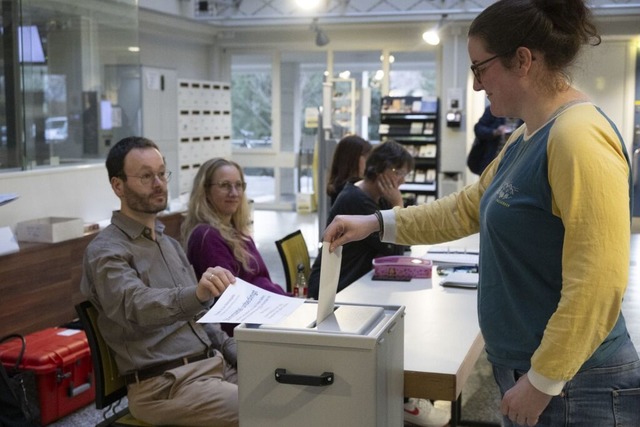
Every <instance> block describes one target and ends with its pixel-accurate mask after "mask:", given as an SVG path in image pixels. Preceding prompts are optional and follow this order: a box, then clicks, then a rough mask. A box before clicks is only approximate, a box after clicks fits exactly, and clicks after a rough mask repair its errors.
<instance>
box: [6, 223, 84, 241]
mask: <svg viewBox="0 0 640 427" xmlns="http://www.w3.org/2000/svg"><path fill="white" fill-rule="evenodd" d="M83 234H84V222H83V221H82V219H80V218H60V217H47V218H38V219H32V220H29V221H22V222H19V223H18V224H17V225H16V237H17V238H18V241H19V242H44V243H57V242H62V241H64V240H70V239H76V238H78V237H82V235H83Z"/></svg>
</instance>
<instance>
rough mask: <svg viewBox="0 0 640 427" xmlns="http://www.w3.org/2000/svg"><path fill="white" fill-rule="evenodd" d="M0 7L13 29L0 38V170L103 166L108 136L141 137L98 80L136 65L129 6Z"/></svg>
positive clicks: (30, 1)
mask: <svg viewBox="0 0 640 427" xmlns="http://www.w3.org/2000/svg"><path fill="white" fill-rule="evenodd" d="M105 3H108V5H106V4H105ZM1 7H2V10H1V14H2V19H3V22H5V23H7V22H12V21H13V22H18V23H19V25H17V26H13V25H10V26H7V27H5V28H3V29H2V30H3V31H2V34H1V35H0V38H1V39H2V43H0V59H1V60H2V61H3V62H4V64H5V66H4V67H3V68H2V69H1V70H0V129H1V132H0V135H1V139H0V172H2V171H14V170H21V169H33V168H39V167H52V166H58V165H68V164H81V163H88V162H102V161H103V159H104V156H105V154H106V151H107V150H108V148H109V143H110V142H111V141H112V140H113V137H114V134H115V132H117V131H118V130H119V129H121V128H122V127H123V126H130V127H128V128H127V129H126V133H127V134H132V133H138V134H139V133H140V126H139V123H137V122H129V123H127V121H126V119H127V118H126V117H124V116H123V115H122V114H121V113H122V108H121V104H125V103H124V102H122V100H121V99H120V94H119V93H118V91H115V92H109V91H108V90H107V86H108V85H107V84H106V83H105V80H104V79H105V78H106V77H105V75H106V74H107V72H106V69H107V68H108V67H114V66H118V65H119V64H127V65H128V66H131V64H139V54H138V53H137V51H135V48H137V46H138V36H137V1H136V0H83V1H81V2H76V1H67V2H65V1H59V2H51V1H47V0H21V1H13V2H6V1H5V2H2V6H1ZM12 27H15V33H12V32H11V28H12ZM136 84H137V85H138V87H139V85H140V79H139V78H138V79H137V80H136ZM120 93H124V92H120ZM129 98H130V97H129ZM134 101H137V104H138V105H139V97H138V99H137V100H134ZM107 112H108V113H110V115H107ZM107 119H108V123H107V126H105V123H106V120H107ZM101 121H102V126H101Z"/></svg>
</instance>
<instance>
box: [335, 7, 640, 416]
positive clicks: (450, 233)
mask: <svg viewBox="0 0 640 427" xmlns="http://www.w3.org/2000/svg"><path fill="white" fill-rule="evenodd" d="M468 37H469V38H468V51H469V56H470V58H471V63H472V65H471V71H472V72H473V76H474V79H475V80H474V84H473V88H474V89H475V90H477V91H480V90H484V91H485V92H486V94H487V96H488V97H489V100H490V101H491V112H492V113H493V114H494V115H495V116H499V117H517V118H520V119H522V120H523V121H524V124H523V125H522V126H521V127H520V128H518V129H517V130H516V131H515V132H514V133H513V134H512V135H511V137H510V138H509V140H508V141H507V143H506V146H505V148H504V149H503V150H502V151H501V152H500V154H499V155H498V157H497V158H496V159H495V160H494V161H493V162H492V163H491V164H490V165H489V166H488V168H487V169H486V170H485V172H484V173H483V174H482V176H481V177H480V181H479V182H477V183H475V184H472V185H469V186H467V187H466V188H464V189H463V190H462V191H460V192H458V193H456V194H452V195H450V196H448V197H446V198H442V199H440V200H438V201H437V202H435V203H431V204H429V205H423V206H417V207H413V208H408V209H399V208H395V209H393V210H389V211H384V212H377V213H376V214H374V215H367V216H352V217H346V216H341V217H337V218H336V219H335V220H334V222H333V223H332V224H331V225H329V227H328V228H327V230H326V231H325V235H324V239H325V240H327V241H330V242H332V243H331V247H332V248H333V249H335V247H336V246H337V245H341V244H345V243H347V242H351V241H353V240H358V239H362V238H364V237H366V236H369V235H370V234H371V233H375V232H377V231H378V232H380V236H381V240H382V241H386V242H394V243H402V244H411V245H413V244H432V243H438V242H443V241H449V240H454V239H458V238H461V237H464V236H467V235H469V234H472V233H476V232H478V231H479V232H480V265H479V267H480V281H479V286H478V315H479V320H480V328H481V331H482V335H483V337H484V341H485V348H486V350H487V356H488V359H489V361H490V362H491V363H492V365H493V371H494V377H495V379H496V381H497V383H498V386H499V387H500V391H501V393H502V396H503V397H502V403H501V406H500V409H501V412H502V414H503V416H504V417H503V425H504V426H512V425H528V426H534V425H541V426H565V427H568V426H575V427H578V426H580V427H581V426H621V425H635V426H637V425H639V424H638V422H639V420H640V361H639V360H638V352H637V350H636V349H635V347H634V345H633V343H632V342H631V340H630V338H629V333H628V331H627V328H626V325H625V321H624V317H623V316H622V312H621V305H622V299H623V296H624V293H625V290H626V287H627V284H628V280H629V254H630V223H631V218H630V217H631V186H630V180H631V168H630V164H629V157H628V155H627V152H626V147H625V144H624V142H623V141H622V138H621V136H620V133H619V131H618V130H617V128H616V126H615V124H614V123H613V122H612V121H611V120H610V119H609V118H608V117H607V116H606V115H605V114H604V112H603V111H602V110H601V109H600V108H598V107H597V106H595V105H594V104H593V103H592V102H591V101H590V100H589V99H588V97H587V96H586V95H585V94H584V93H582V92H580V91H579V90H577V89H576V88H574V87H573V86H572V85H571V80H570V78H569V73H568V70H569V66H570V65H571V64H572V63H573V62H574V60H575V59H576V56H577V55H578V53H579V51H580V48H581V46H582V45H593V46H596V45H598V44H599V43H600V37H599V36H598V34H597V32H596V27H595V25H594V23H593V21H592V18H591V14H590V10H589V8H588V7H587V5H586V4H585V3H584V1H583V0H563V1H557V0H501V1H497V2H495V3H493V4H492V5H491V6H489V7H487V8H486V9H485V10H484V11H482V12H481V13H480V14H479V15H478V17H476V19H474V21H473V22H472V23H471V26H470V28H469V35H468Z"/></svg>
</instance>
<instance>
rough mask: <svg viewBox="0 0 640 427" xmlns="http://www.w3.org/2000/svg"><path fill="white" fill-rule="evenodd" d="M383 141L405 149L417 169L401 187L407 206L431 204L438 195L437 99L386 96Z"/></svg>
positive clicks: (381, 122)
mask: <svg viewBox="0 0 640 427" xmlns="http://www.w3.org/2000/svg"><path fill="white" fill-rule="evenodd" d="M380 111H381V112H380V115H381V117H380V127H379V133H380V140H381V142H384V141H387V140H389V139H393V140H395V141H396V142H398V143H400V144H402V145H404V146H405V148H406V149H407V151H409V152H410V153H411V154H412V155H413V157H414V159H415V167H414V169H413V170H412V171H410V172H409V174H408V175H407V177H406V178H405V183H404V184H402V185H401V186H400V190H401V191H402V195H403V198H404V200H405V205H415V204H422V203H429V202H431V201H433V200H435V199H436V198H437V196H438V175H439V169H440V168H439V164H440V161H439V151H440V137H439V134H440V132H439V128H438V126H439V125H438V123H439V101H438V98H435V97H428V98H422V97H416V96H385V97H383V98H382V108H381V110H380Z"/></svg>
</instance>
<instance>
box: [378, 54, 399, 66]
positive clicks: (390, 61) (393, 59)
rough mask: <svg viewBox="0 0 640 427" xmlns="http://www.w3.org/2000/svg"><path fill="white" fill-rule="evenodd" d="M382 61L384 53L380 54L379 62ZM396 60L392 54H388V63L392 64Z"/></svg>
mask: <svg viewBox="0 0 640 427" xmlns="http://www.w3.org/2000/svg"><path fill="white" fill-rule="evenodd" d="M383 61H384V55H380V62H383ZM395 61H396V58H395V57H394V56H393V55H389V64H393V63H394V62H395Z"/></svg>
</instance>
